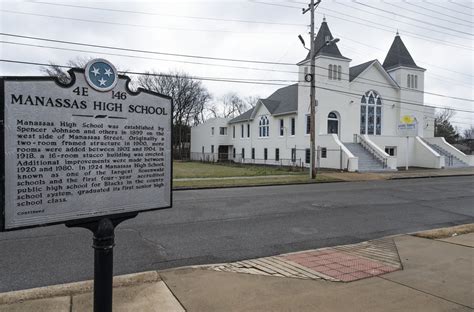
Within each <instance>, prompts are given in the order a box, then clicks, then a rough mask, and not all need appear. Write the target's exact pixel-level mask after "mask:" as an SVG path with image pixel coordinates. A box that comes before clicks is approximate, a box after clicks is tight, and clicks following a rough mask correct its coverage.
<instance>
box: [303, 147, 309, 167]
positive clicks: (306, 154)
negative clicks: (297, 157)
mask: <svg viewBox="0 0 474 312" xmlns="http://www.w3.org/2000/svg"><path fill="white" fill-rule="evenodd" d="M304 161H305V163H307V164H309V163H310V162H311V150H310V149H309V148H307V149H305V150H304Z"/></svg>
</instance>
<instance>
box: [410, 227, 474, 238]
mask: <svg viewBox="0 0 474 312" xmlns="http://www.w3.org/2000/svg"><path fill="white" fill-rule="evenodd" d="M467 233H474V223H471V224H463V225H458V226H452V227H446V228H440V229H435V230H429V231H423V232H418V233H415V234H413V236H416V237H422V238H429V239H440V238H447V237H453V236H457V235H461V234H467Z"/></svg>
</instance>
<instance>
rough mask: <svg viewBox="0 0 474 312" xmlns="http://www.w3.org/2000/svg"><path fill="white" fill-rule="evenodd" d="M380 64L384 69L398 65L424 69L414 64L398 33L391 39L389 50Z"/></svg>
mask: <svg viewBox="0 0 474 312" xmlns="http://www.w3.org/2000/svg"><path fill="white" fill-rule="evenodd" d="M382 66H383V67H384V68H385V70H390V69H393V68H396V67H400V66H405V67H411V68H418V69H423V70H424V68H422V67H419V66H418V65H416V63H415V61H414V60H413V58H412V57H411V55H410V52H408V49H407V48H406V47H405V44H404V43H403V41H402V39H401V38H400V35H399V34H398V33H397V35H396V36H395V39H393V42H392V46H391V47H390V50H388V53H387V56H386V57H385V60H384V61H383V65H382Z"/></svg>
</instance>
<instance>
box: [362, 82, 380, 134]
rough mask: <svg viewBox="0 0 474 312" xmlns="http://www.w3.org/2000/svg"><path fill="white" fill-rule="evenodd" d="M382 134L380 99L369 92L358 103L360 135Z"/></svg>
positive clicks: (373, 92)
mask: <svg viewBox="0 0 474 312" xmlns="http://www.w3.org/2000/svg"><path fill="white" fill-rule="evenodd" d="M381 133H382V98H381V97H380V95H379V94H378V93H377V92H375V91H373V90H371V91H367V92H366V93H365V94H364V95H363V96H362V99H361V101H360V134H369V135H374V134H375V135H380V134H381Z"/></svg>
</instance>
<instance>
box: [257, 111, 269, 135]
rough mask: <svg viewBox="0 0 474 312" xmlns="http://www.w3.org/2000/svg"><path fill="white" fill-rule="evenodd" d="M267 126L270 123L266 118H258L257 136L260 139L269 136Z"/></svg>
mask: <svg viewBox="0 0 474 312" xmlns="http://www.w3.org/2000/svg"><path fill="white" fill-rule="evenodd" d="M269 124H270V121H269V120H268V117H267V116H262V117H260V121H259V122H258V135H259V136H260V137H268V136H269V135H270V131H269Z"/></svg>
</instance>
